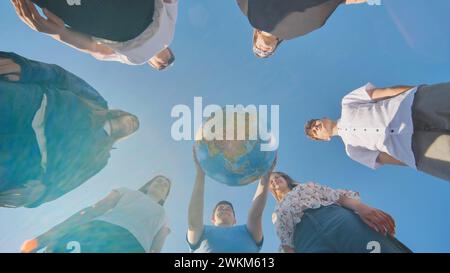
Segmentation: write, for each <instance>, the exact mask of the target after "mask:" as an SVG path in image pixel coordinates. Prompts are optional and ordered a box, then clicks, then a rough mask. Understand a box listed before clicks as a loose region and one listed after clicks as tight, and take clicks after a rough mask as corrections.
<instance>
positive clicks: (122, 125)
mask: <svg viewBox="0 0 450 273" xmlns="http://www.w3.org/2000/svg"><path fill="white" fill-rule="evenodd" d="M111 128H112V132H113V133H112V135H113V137H114V138H116V139H118V140H119V139H123V138H125V137H128V136H130V135H132V134H133V133H135V132H136V131H137V130H138V129H139V120H138V119H137V117H135V116H133V115H123V116H120V117H117V118H114V119H112V120H111Z"/></svg>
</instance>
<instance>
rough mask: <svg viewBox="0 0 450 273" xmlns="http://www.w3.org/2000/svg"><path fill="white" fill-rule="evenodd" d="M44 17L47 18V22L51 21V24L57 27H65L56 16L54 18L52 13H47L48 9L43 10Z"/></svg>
mask: <svg viewBox="0 0 450 273" xmlns="http://www.w3.org/2000/svg"><path fill="white" fill-rule="evenodd" d="M43 11H44V14H45V16H47V18H48V19H49V20H51V21H52V22H53V23H55V24H57V25H59V26H65V25H66V23H64V21H63V20H62V19H61V18H59V17H58V16H56V15H55V14H54V13H52V12H51V11H49V10H48V9H43Z"/></svg>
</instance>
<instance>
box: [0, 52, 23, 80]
mask: <svg viewBox="0 0 450 273" xmlns="http://www.w3.org/2000/svg"><path fill="white" fill-rule="evenodd" d="M21 73H22V69H21V67H20V65H18V64H17V63H15V62H14V61H13V60H12V59H7V58H1V57H0V77H3V78H4V79H6V80H8V81H13V82H17V81H19V80H20V76H21Z"/></svg>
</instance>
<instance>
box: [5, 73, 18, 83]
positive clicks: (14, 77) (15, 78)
mask: <svg viewBox="0 0 450 273" xmlns="http://www.w3.org/2000/svg"><path fill="white" fill-rule="evenodd" d="M6 79H8V81H11V82H18V81H20V76H19V75H17V74H10V75H7V76H6Z"/></svg>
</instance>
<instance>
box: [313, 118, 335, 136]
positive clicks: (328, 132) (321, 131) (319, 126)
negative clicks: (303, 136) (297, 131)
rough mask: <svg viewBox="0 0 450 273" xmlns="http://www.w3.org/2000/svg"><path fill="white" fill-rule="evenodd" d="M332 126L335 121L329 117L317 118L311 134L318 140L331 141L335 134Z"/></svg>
mask: <svg viewBox="0 0 450 273" xmlns="http://www.w3.org/2000/svg"><path fill="white" fill-rule="evenodd" d="M332 127H333V123H332V121H331V120H330V119H328V118H324V119H321V120H317V121H315V122H314V123H313V124H312V126H311V129H310V134H311V136H312V137H314V138H316V139H318V140H324V141H330V140H331V137H332V136H333V128H332Z"/></svg>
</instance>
